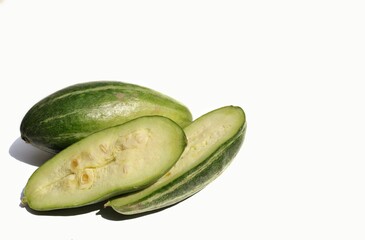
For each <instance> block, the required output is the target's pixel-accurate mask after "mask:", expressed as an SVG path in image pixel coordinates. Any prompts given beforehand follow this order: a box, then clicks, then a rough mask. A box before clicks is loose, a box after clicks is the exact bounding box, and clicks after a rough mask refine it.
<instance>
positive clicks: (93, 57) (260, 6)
mask: <svg viewBox="0 0 365 240" xmlns="http://www.w3.org/2000/svg"><path fill="white" fill-rule="evenodd" d="M364 12H365V4H364V1H352V0H347V1H336V0H333V1H324V0H316V1H312V0H309V1H282V0H279V1H260V0H257V1H228V0H227V1H213V0H212V1H201V0H194V1H190V0H185V1H159V0H155V1H138V0H137V1H111V0H102V1H101V0H100V1H92V0H88V1H86V0H85V1H83V0H80V1H75V0H63V1H49V0H43V1H42V0H31V1H30V0H0V80H1V85H2V87H1V101H0V102H1V111H2V114H1V168H0V169H1V174H0V184H1V186H0V189H1V197H0V201H1V202H0V206H1V212H0V218H1V220H2V227H1V231H0V239H8V238H9V237H10V238H11V239H19V238H21V237H22V238H27V239H53V240H58V239H66V240H79V239H80V240H81V239H106V238H113V239H142V237H145V238H148V239H202V238H203V239H210V238H213V237H214V239H223V238H224V239H227V238H228V239H364V238H365V193H364V191H365V148H364V143H365V126H364V124H365V107H364V103H365V94H364V92H365V87H364V81H365V68H364V66H365V14H364ZM102 79H103V80H104V79H106V80H120V81H125V82H131V83H135V84H139V85H143V86H147V87H150V88H153V89H155V90H157V91H160V92H162V93H165V94H167V95H169V96H172V97H174V98H175V99H177V100H179V101H181V102H183V103H184V104H185V105H186V106H188V107H189V108H190V110H191V112H192V113H193V115H194V118H196V117H199V116H200V115H201V114H204V113H206V112H208V111H210V110H213V109H215V108H218V107H222V106H225V105H238V106H241V107H242V108H243V109H244V110H245V112H246V115H247V121H248V129H247V134H246V139H245V142H244V144H243V147H242V148H241V151H240V152H239V154H238V155H237V156H236V158H235V159H234V161H233V162H232V164H231V165H230V166H229V168H227V170H226V171H225V172H224V173H223V174H222V175H221V176H220V177H219V178H218V179H217V180H216V181H214V182H212V183H211V184H210V185H209V186H208V187H206V188H205V189H204V190H203V191H201V192H199V193H198V194H196V195H194V196H193V197H191V198H189V199H187V200H186V201H184V202H182V203H180V204H178V205H175V206H173V207H171V208H168V209H166V210H163V211H160V212H157V213H153V214H148V215H143V216H139V217H132V218H131V217H124V216H121V215H118V214H113V212H112V211H110V210H104V211H102V212H99V210H98V207H100V206H96V207H90V208H86V209H82V210H70V211H63V212H58V213H53V214H52V213H47V214H45V215H43V214H37V213H34V212H31V211H27V210H26V209H25V208H21V207H19V203H20V194H21V191H22V189H23V187H24V185H25V184H26V181H27V179H28V178H29V176H30V175H31V174H32V172H33V171H34V170H35V169H36V168H37V167H38V166H39V165H40V164H41V163H42V162H43V161H45V159H47V158H48V157H49V156H48V155H47V154H45V153H43V152H41V151H38V150H36V149H34V148H32V147H30V146H27V145H25V144H24V143H23V142H22V141H21V140H20V139H19V136H20V133H19V126H20V122H21V120H22V117H23V116H24V114H25V113H26V111H27V110H28V109H29V108H30V107H31V106H32V105H33V104H35V103H36V102H37V101H39V100H40V99H42V98H43V97H45V96H47V95H48V94H50V93H52V92H54V91H56V90H59V89H61V88H64V87H66V86H68V85H71V84H75V83H79V82H85V81H92V80H102Z"/></svg>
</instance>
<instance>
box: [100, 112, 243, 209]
mask: <svg viewBox="0 0 365 240" xmlns="http://www.w3.org/2000/svg"><path fill="white" fill-rule="evenodd" d="M184 131H185V134H186V136H187V139H188V145H187V147H186V149H185V151H184V152H183V154H182V156H181V157H180V159H179V160H178V161H177V163H176V164H175V165H174V167H172V168H171V169H170V170H169V171H168V172H167V173H166V174H165V175H164V176H163V177H162V178H160V179H159V180H158V181H157V182H155V183H154V184H153V185H151V186H149V187H147V188H145V189H143V190H141V191H137V192H134V193H131V194H127V195H123V196H120V197H117V198H115V199H112V200H111V201H109V202H107V203H106V204H105V206H110V207H112V208H113V209H114V210H115V211H117V212H119V213H121V214H125V215H131V214H137V213H143V212H148V211H153V210H157V209H161V208H164V207H168V206H171V205H173V204H175V203H178V202H180V201H182V200H184V199H186V198H188V197H190V196H192V195H193V194H195V193H197V192H198V191H200V190H202V189H203V188H204V187H205V186H207V185H208V184H209V183H210V182H212V181H213V180H214V179H216V178H217V177H218V176H219V175H220V174H221V173H222V172H223V171H224V170H225V169H226V167H227V166H228V165H229V163H230V162H231V161H232V159H233V158H234V157H235V156H236V154H237V152H238V151H239V149H240V147H241V145H242V142H243V140H244V136H245V132H246V119H245V114H244V111H243V110H242V109H241V108H240V107H235V106H227V107H223V108H220V109H217V110H214V111H212V112H209V113H207V114H205V115H203V116H202V117H200V118H198V119H197V120H195V121H194V122H193V123H192V124H190V125H189V126H188V127H186V128H185V129H184Z"/></svg>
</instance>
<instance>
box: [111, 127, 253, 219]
mask: <svg viewBox="0 0 365 240" xmlns="http://www.w3.org/2000/svg"><path fill="white" fill-rule="evenodd" d="M245 133H246V122H245V123H244V125H243V126H242V127H241V128H240V130H239V131H238V132H237V133H236V134H235V135H234V136H233V137H232V138H230V139H229V140H227V141H226V142H225V143H224V144H223V145H221V146H220V147H219V148H218V149H217V150H216V151H214V152H213V153H212V154H211V155H210V156H209V157H208V158H207V159H206V160H204V161H203V162H201V163H200V164H199V165H198V166H196V167H195V168H193V169H191V170H189V171H188V172H186V173H185V174H183V175H182V176H180V177H179V178H177V179H175V180H174V181H172V182H170V183H168V184H167V185H165V186H163V187H162V188H160V189H158V190H156V191H154V192H152V193H150V194H149V195H147V196H145V197H143V198H141V199H137V200H136V201H134V202H131V203H129V204H126V205H122V206H120V205H118V204H117V203H116V204H113V200H111V201H109V202H108V203H107V204H106V206H111V207H112V208H113V209H114V210H115V211H116V212H118V213H121V214H124V215H132V214H138V213H143V212H149V211H154V210H158V209H162V208H165V207H168V206H171V205H174V204H176V203H178V202H181V201H182V200H184V199H186V198H188V197H190V196H192V195H194V194H196V193H197V192H199V191H200V190H202V189H203V188H205V187H206V186H207V185H208V184H209V183H211V182H212V181H213V180H215V179H216V178H217V177H218V176H220V175H221V174H222V173H223V171H224V170H225V169H226V167H227V166H228V165H229V164H230V163H231V162H232V160H233V159H234V157H235V156H236V154H237V153H238V151H239V150H240V148H241V146H242V143H243V141H244V137H245ZM117 199H118V198H117Z"/></svg>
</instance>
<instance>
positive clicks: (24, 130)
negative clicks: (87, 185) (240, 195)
mask: <svg viewBox="0 0 365 240" xmlns="http://www.w3.org/2000/svg"><path fill="white" fill-rule="evenodd" d="M150 115H160V116H164V117H167V118H170V119H172V120H173V121H175V122H176V123H177V124H179V125H180V126H181V127H186V126H187V125H189V124H190V123H191V121H192V115H191V113H190V111H189V109H188V108H187V107H185V106H184V105H182V104H181V103H179V102H178V101H177V100H175V99H173V98H171V97H168V96H166V95H164V94H162V93H159V92H157V91H154V90H152V89H149V88H146V87H142V86H138V85H134V84H130V83H124V82H117V81H92V82H85V83H80V84H76V85H72V86H69V87H66V88H64V89H61V90H59V91H57V92H55V93H53V94H51V95H49V96H48V97H46V98H44V99H42V100H41V101H39V102H38V103H36V104H35V105H34V106H33V107H32V108H31V109H30V110H29V111H28V112H27V113H26V114H25V116H24V118H23V120H22V122H21V125H20V133H21V137H22V139H23V140H25V141H26V142H28V143H30V144H32V145H33V146H35V147H37V148H40V149H42V150H45V151H48V152H53V153H56V152H59V151H60V150H62V149H64V148H66V147H68V146H69V145H71V144H72V143H75V142H77V141H79V140H81V139H82V138H84V137H86V136H88V135H90V134H92V133H94V132H97V131H100V130H102V129H105V128H109V127H112V126H116V125H119V124H122V123H125V122H127V121H129V120H132V119H134V118H137V117H142V116H150Z"/></svg>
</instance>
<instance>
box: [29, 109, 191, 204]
mask: <svg viewBox="0 0 365 240" xmlns="http://www.w3.org/2000/svg"><path fill="white" fill-rule="evenodd" d="M167 145H168V146H169V147H166V146H167ZM185 146H186V137H185V134H184V131H183V130H182V128H181V127H180V126H179V125H177V124H176V123H175V122H173V121H172V120H170V119H168V118H166V117H162V116H146V117H140V118H137V119H134V120H131V121H129V122H127V123H124V124H122V125H119V126H115V127H111V128H108V129H105V130H102V131H99V132H97V133H94V134H92V135H90V136H88V137H86V138H84V139H82V140H80V141H79V142H77V143H75V144H73V145H71V146H69V147H68V148H66V149H64V150H63V151H61V152H60V153H58V154H57V155H55V156H54V157H53V158H52V159H50V160H48V161H47V162H46V163H44V164H43V165H42V166H40V167H39V168H38V169H37V170H36V171H35V172H34V173H33V174H32V176H31V177H30V178H29V180H28V183H27V184H26V187H25V189H24V192H23V198H22V203H23V204H24V205H26V204H27V205H29V207H30V208H32V209H34V210H40V211H44V210H53V209H62V208H72V207H79V206H84V205H89V204H92V203H96V202H100V201H102V200H105V199H108V198H110V197H113V196H116V195H119V194H122V193H126V192H131V191H136V190H138V189H141V188H144V187H146V186H148V185H150V184H152V183H154V182H155V181H157V180H158V179H159V178H160V177H161V176H163V175H164V174H165V173H166V172H167V171H168V170H169V169H170V168H171V167H172V166H173V165H174V164H175V163H176V161H177V160H178V159H179V157H180V155H181V154H182V152H183V150H184V149H185Z"/></svg>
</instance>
